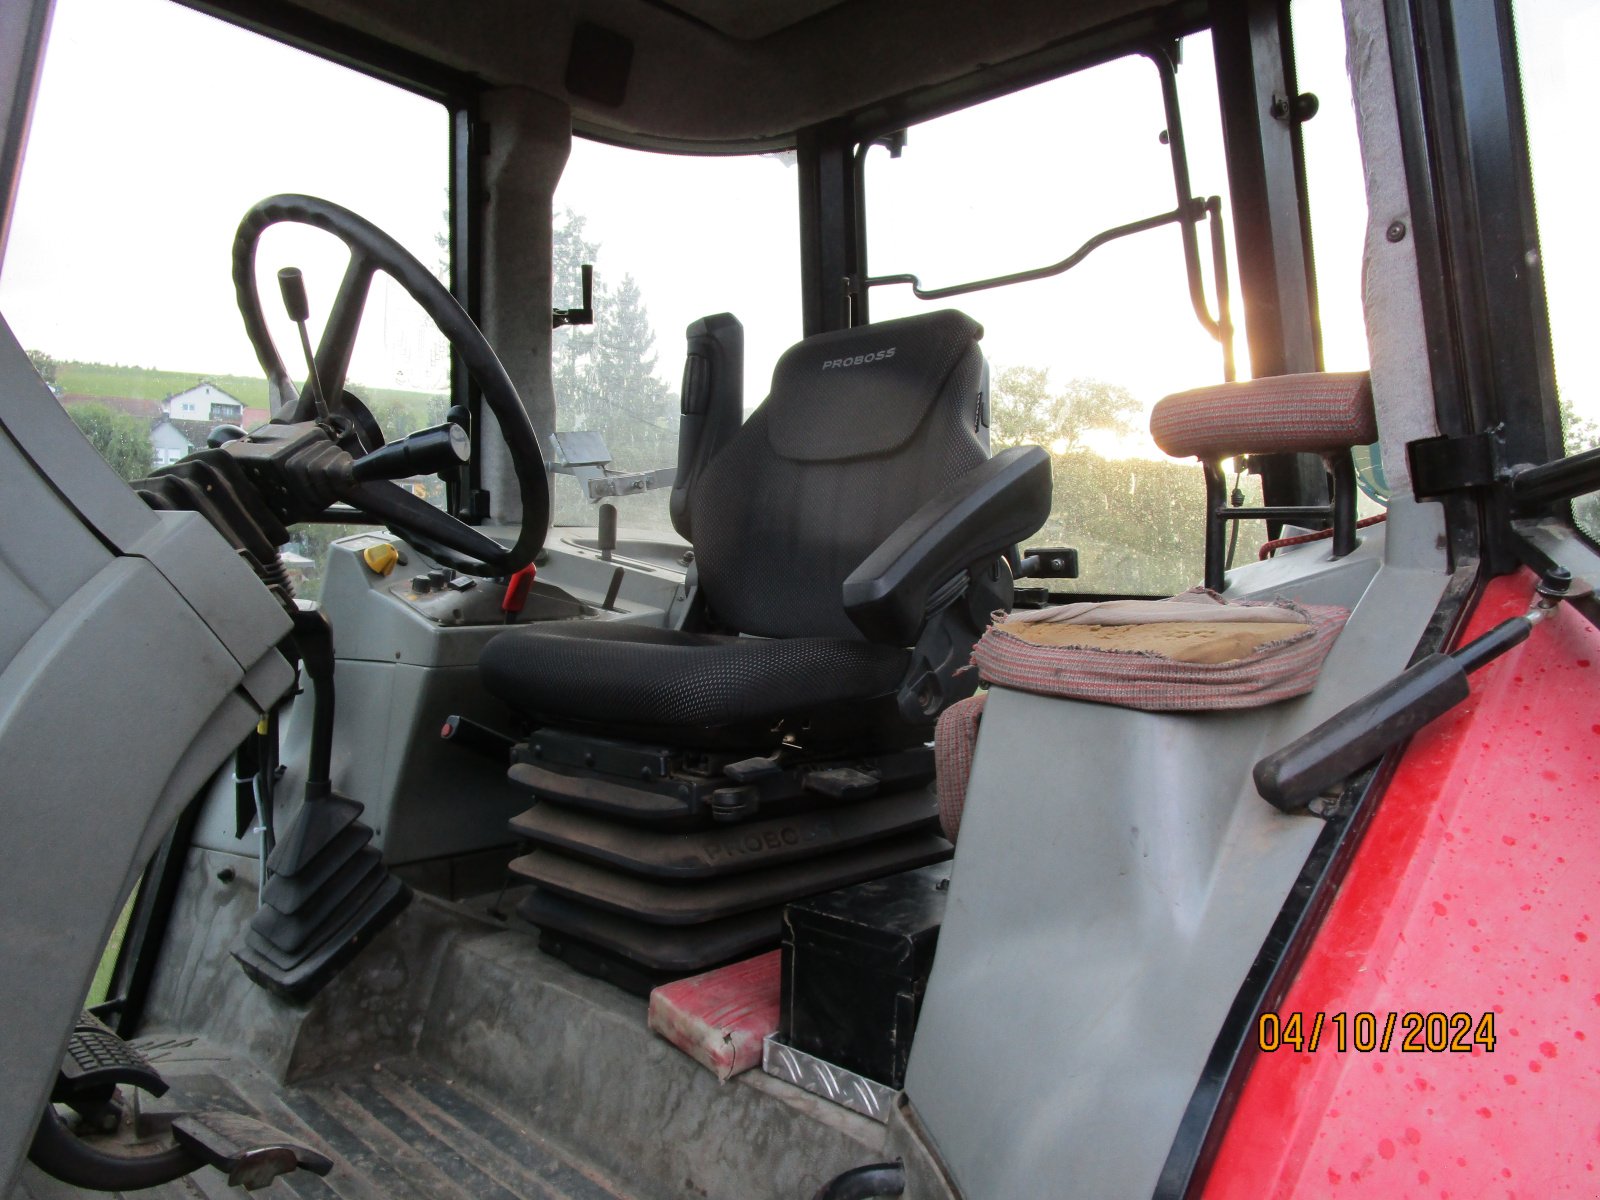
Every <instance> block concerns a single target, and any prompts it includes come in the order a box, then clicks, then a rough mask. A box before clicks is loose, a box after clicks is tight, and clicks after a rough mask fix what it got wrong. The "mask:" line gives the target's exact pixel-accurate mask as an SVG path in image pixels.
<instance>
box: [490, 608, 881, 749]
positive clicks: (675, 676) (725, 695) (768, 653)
mask: <svg viewBox="0 0 1600 1200" xmlns="http://www.w3.org/2000/svg"><path fill="white" fill-rule="evenodd" d="M909 657H910V656H909V653H908V652H907V651H906V650H903V649H899V648H897V647H891V646H876V645H873V644H871V643H869V642H861V641H847V640H844V639H837V638H784V639H771V640H769V639H766V638H746V637H736V636H733V635H730V634H713V633H684V632H682V631H680V630H673V629H661V628H659V627H656V626H650V625H635V624H632V623H625V622H618V621H561V622H555V621H552V622H549V623H546V624H540V625H531V626H528V627H526V628H522V629H513V630H508V631H506V632H505V633H502V634H499V635H497V636H496V637H494V638H493V639H491V640H490V641H489V643H488V645H486V646H485V647H484V648H483V652H482V654H481V656H480V658H479V669H480V670H481V671H482V674H483V682H484V685H485V686H486V687H487V688H488V689H489V691H491V692H492V693H494V694H495V695H496V696H498V697H500V699H502V700H504V701H505V702H506V703H507V704H509V705H511V706H512V707H513V708H515V709H518V710H519V711H522V712H527V713H561V714H563V715H565V716H569V717H572V718H574V719H577V720H582V721H596V722H617V723H622V724H628V723H638V724H647V725H678V726H685V727H691V728H692V727H695V726H720V725H732V724H737V723H741V722H750V721H765V720H776V719H777V718H779V717H783V716H786V715H791V714H796V713H803V712H806V711H808V710H810V709H813V708H821V707H824V706H826V705H830V704H838V703H842V702H846V701H852V700H867V699H871V698H872V697H875V696H881V695H885V694H887V693H890V692H893V691H894V690H895V688H896V687H898V686H899V683H900V679H901V677H902V676H903V675H904V674H905V672H906V666H907V661H908V659H909Z"/></svg>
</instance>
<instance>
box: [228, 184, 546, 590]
mask: <svg viewBox="0 0 1600 1200" xmlns="http://www.w3.org/2000/svg"><path fill="white" fill-rule="evenodd" d="M280 221H294V222H297V223H299V224H302V225H310V226H312V227H313V228H316V229H321V230H324V231H326V232H328V233H331V234H333V235H334V236H335V237H337V238H338V239H339V240H340V241H342V242H343V243H344V244H345V245H346V247H348V248H349V250H350V264H349V266H348V267H346V268H345V273H344V278H343V280H341V281H340V284H339V292H338V295H337V296H336V297H335V299H334V302H333V307H332V309H331V311H330V312H329V314H328V320H327V324H326V325H325V327H324V328H323V332H322V338H321V342H320V344H319V345H318V347H317V351H316V362H317V376H318V380H319V382H320V383H321V385H322V392H323V395H324V396H325V397H326V398H327V401H328V404H329V405H330V406H331V407H332V408H334V409H335V410H338V409H340V408H341V407H344V408H352V407H354V406H352V405H350V404H349V403H348V402H346V401H345V400H344V396H345V391H344V382H345V378H346V376H347V375H348V374H349V370H350V356H351V353H352V352H353V350H354V348H355V342H356V334H357V331H358V330H359V328H360V325H361V317H362V312H363V310H364V308H365V306H366V300H367V295H368V293H369V292H370V290H371V287H372V277H373V275H375V274H376V273H377V272H379V271H382V272H383V273H384V274H385V275H387V276H389V278H391V279H393V280H394V281H395V282H396V283H397V284H399V285H400V286H401V287H402V288H404V289H405V291H406V292H407V293H408V294H409V295H410V296H411V298H412V299H413V300H415V301H416V302H417V304H418V305H419V306H420V307H421V308H422V311H423V312H425V313H426V314H427V315H428V317H429V319H431V320H432V321H433V323H434V325H436V326H437V327H438V329H439V331H440V332H441V333H443V334H444V335H445V337H446V338H447V339H448V340H449V342H450V346H451V349H452V350H453V351H454V352H455V353H456V354H457V355H458V356H459V357H460V361H461V362H462V364H463V365H465V367H466V368H467V373H468V374H469V375H471V376H472V379H473V381H474V382H475V383H477V385H478V388H479V391H480V393H481V394H482V396H483V402H484V404H485V405H486V406H487V407H488V409H489V411H490V412H492V413H493V414H494V418H495V422H496V424H498V426H499V429H500V434H501V436H502V437H503V438H504V439H505V442H506V445H507V447H508V448H509V450H510V453H511V461H512V463H513V465H514V467H515V470H516V473H517V488H518V493H519V496H520V499H521V502H522V526H521V528H520V529H519V531H518V534H517V540H516V542H515V544H514V545H512V546H511V547H510V548H509V549H507V548H505V547H503V546H501V545H500V544H499V543H498V542H496V541H494V540H492V539H491V538H488V537H485V536H484V535H483V534H482V533H480V532H478V531H477V530H476V529H474V528H473V527H472V526H470V525H468V524H466V523H465V522H463V521H461V520H460V519H458V518H457V517H455V516H452V515H451V514H449V513H447V512H444V511H442V510H440V509H437V508H435V507H434V506H433V505H431V504H428V503H427V502H425V501H423V500H421V499H419V498H418V497H417V496H415V495H413V494H411V493H410V492H408V491H406V490H405V489H404V488H401V487H397V486H395V485H394V484H392V483H387V482H382V481H376V480H371V481H368V482H365V483H358V484H351V485H349V486H347V487H346V488H345V489H344V498H345V499H348V500H349V501H350V502H351V503H353V504H355V505H357V506H358V507H360V508H361V509H363V510H365V511H367V512H369V513H371V514H372V515H374V516H376V517H379V518H381V519H382V520H384V521H386V522H387V523H389V524H390V525H392V526H393V527H394V529H395V531H396V532H397V533H399V534H401V535H402V536H403V537H405V538H406V539H407V540H409V541H411V542H412V543H413V544H414V545H415V546H416V547H417V549H419V550H421V551H422V552H423V553H425V554H428V555H430V556H431V557H433V558H436V559H437V560H438V561H439V562H441V563H443V564H445V565H446V566H449V567H451V568H452V569H454V570H457V571H461V572H464V573H466V574H473V575H502V574H509V573H511V572H512V571H515V570H517V569H519V568H521V567H524V566H526V565H527V564H528V563H530V562H532V561H533V556H534V555H535V554H536V553H538V551H539V547H540V546H542V545H544V539H545V534H546V532H548V530H549V527H550V486H549V479H548V476H547V474H546V470H545V462H544V455H543V454H542V453H541V451H540V448H539V441H538V439H537V438H536V437H535V436H534V433H533V425H532V424H531V423H530V422H529V420H528V412H527V409H526V408H525V407H524V406H523V403H522V399H521V397H519V396H518V395H517V389H516V387H515V386H514V385H513V384H512V382H511V377H510V376H509V375H507V374H506V369H505V367H504V365H502V364H501V362H500V359H499V357H498V356H497V355H496V354H495V352H494V350H493V349H492V348H491V347H490V345H489V343H488V341H487V340H486V339H485V338H484V336H483V334H482V332H481V331H480V330H479V329H478V327H477V325H475V324H474V323H473V321H472V318H471V317H469V316H468V315H467V313H466V310H464V309H463V308H462V307H461V305H460V304H458V303H457V302H456V299H455V297H454V296H452V295H451V294H450V292H449V290H448V289H447V288H445V286H444V285H443V284H442V283H440V282H439V280H438V279H437V278H436V277H435V276H434V274H433V273H432V272H431V271H429V270H428V269H427V268H426V267H424V266H423V265H422V264H421V263H420V262H418V261H417V260H416V259H415V258H414V257H413V256H412V255H411V254H410V253H409V252H407V251H406V250H405V249H404V248H403V247H402V246H401V245H400V243H398V242H396V241H395V240H394V239H393V238H392V237H390V236H389V235H388V234H386V233H384V232H383V231H382V230H381V229H379V228H378V227H377V226H375V225H373V224H372V223H371V222H370V221H367V220H365V219H364V218H362V217H359V216H357V215H356V214H355V213H353V212H351V211H350V210H349V209H346V208H341V207H340V206H339V205H337V204H333V203H330V202H329V201H327V200H319V199H317V198H316V197H315V196H299V195H282V196H272V197H270V198H268V199H266V200H263V201H261V203H259V204H257V205H256V206H255V207H254V208H252V209H251V210H250V211H249V212H247V213H246V214H245V215H244V219H243V220H242V221H241V222H240V223H239V232H238V233H237V235H236V236H235V237H234V243H233V283H234V291H235V294H236V295H237V297H238V301H239V312H240V315H241V316H242V317H243V318H244V326H245V332H246V333H247V334H248V335H249V338H250V343H251V345H252V346H253V347H254V348H255V352H256V358H257V359H258V360H259V361H260V363H261V368H262V370H263V371H265V372H266V375H267V378H268V379H269V380H270V381H271V382H272V386H273V388H274V390H275V391H276V393H277V394H278V395H279V396H280V397H292V396H293V395H295V393H294V391H293V385H292V383H290V381H289V374H288V372H287V371H286V370H285V369H284V366H283V360H282V358H281V357H280V356H279V355H278V351H277V348H276V347H275V346H274V345H273V344H272V338H271V336H270V335H269V334H268V332H267V325H266V321H265V319H264V318H263V316H262V311H261V297H260V295H259V293H258V292H257V290H256V279H255V259H256V247H257V245H258V243H259V242H260V239H261V234H262V233H263V232H264V231H265V230H266V229H268V228H269V227H270V226H272V225H275V224H277V223H278V222H280ZM284 405H285V406H284V407H280V409H279V412H278V414H277V415H276V416H275V417H274V420H275V421H279V422H285V421H287V422H294V421H310V420H313V419H315V416H316V414H315V413H312V412H310V411H309V408H310V404H309V398H308V397H302V402H300V403H291V402H288V401H285V402H284ZM347 415H352V416H359V415H360V414H347ZM367 421H368V423H369V424H370V423H371V421H370V414H367ZM360 424H361V423H360V421H359V420H358V421H357V425H358V427H359V426H360ZM366 440H370V439H366V438H364V439H363V441H366ZM369 449H371V450H376V449H377V447H376V446H371V447H369ZM358 461H359V460H358Z"/></svg>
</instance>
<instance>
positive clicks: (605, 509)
mask: <svg viewBox="0 0 1600 1200" xmlns="http://www.w3.org/2000/svg"><path fill="white" fill-rule="evenodd" d="M595 546H596V548H597V549H598V550H599V551H600V558H601V559H602V561H604V562H610V561H611V552H612V551H613V550H615V549H616V548H617V506H616V505H615V504H602V505H601V506H600V520H599V527H598V528H597V529H596V530H595Z"/></svg>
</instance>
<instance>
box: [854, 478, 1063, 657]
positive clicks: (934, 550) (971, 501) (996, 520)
mask: <svg viewBox="0 0 1600 1200" xmlns="http://www.w3.org/2000/svg"><path fill="white" fill-rule="evenodd" d="M1049 515H1050V456H1049V455H1048V454H1046V453H1045V452H1044V451H1043V450H1041V449H1040V448H1039V447H1038V446H1013V447H1011V448H1010V449H1009V450H1002V451H1001V452H1000V453H999V454H997V455H995V456H994V457H993V458H991V459H990V460H989V461H988V462H986V463H984V464H983V465H982V466H980V467H977V468H976V469H974V470H972V471H968V472H967V473H966V474H965V475H963V476H961V478H960V479H958V480H956V481H955V482H954V483H952V484H951V485H950V486H949V487H947V488H945V489H944V490H943V491H941V492H940V493H939V494H938V495H937V496H935V497H934V498H933V499H932V500H929V501H928V502H927V503H926V504H924V505H923V506H922V507H921V508H919V509H918V510H917V511H916V512H914V513H912V514H911V516H910V517H908V518H907V519H906V520H905V522H904V523H902V524H901V525H900V527H899V528H898V529H896V530H895V531H894V532H893V533H891V534H890V535H889V536H888V537H887V538H886V539H885V540H884V542H883V544H882V545H880V546H879V547H878V548H877V549H876V550H874V551H873V552H872V553H871V554H869V555H868V556H867V558H866V560H865V561H864V562H862V564H861V565H860V566H859V567H857V568H856V569H855V570H854V571H852V572H851V573H850V577H849V578H848V579H846V580H845V581H844V594H843V600H844V610H845V613H846V614H847V615H848V616H849V617H850V619H851V620H852V621H854V622H855V625H856V628H857V629H859V630H861V632H862V633H864V634H866V635H867V637H868V638H870V639H871V640H872V641H874V642H882V643H887V644H890V645H896V646H909V645H910V644H911V643H912V642H914V641H916V639H917V634H918V632H919V631H920V630H921V629H922V625H923V621H924V618H925V617H926V613H927V607H928V596H929V593H931V592H932V591H933V589H934V588H936V587H939V586H940V585H942V584H944V583H945V582H946V581H948V580H949V579H950V578H951V577H952V576H953V575H955V574H956V572H958V571H961V570H963V569H964V568H966V567H968V566H971V565H972V564H974V563H977V562H980V561H982V560H983V559H986V558H990V557H992V556H995V555H998V554H1001V553H1003V552H1004V551H1005V550H1006V549H1007V548H1008V547H1010V546H1013V545H1015V544H1016V543H1017V542H1020V541H1022V540H1023V539H1024V538H1026V537H1029V536H1030V535H1032V534H1033V533H1035V532H1037V531H1038V529H1039V527H1040V526H1042V525H1043V524H1044V522H1045V519H1046V518H1047V517H1049Z"/></svg>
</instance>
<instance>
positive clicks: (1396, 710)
mask: <svg viewBox="0 0 1600 1200" xmlns="http://www.w3.org/2000/svg"><path fill="white" fill-rule="evenodd" d="M1571 586H1572V573H1571V572H1570V571H1568V570H1566V568H1564V567H1551V568H1550V569H1549V570H1547V571H1546V572H1545V573H1544V575H1543V577H1542V578H1541V579H1540V580H1539V591H1538V596H1537V598H1536V599H1535V600H1534V602H1533V604H1532V606H1531V607H1530V608H1529V609H1528V611H1527V612H1525V613H1523V614H1522V615H1521V616H1520V617H1511V618H1509V619H1508V620H1505V621H1502V622H1500V624H1498V625H1496V626H1495V627H1494V628H1493V629H1491V630H1489V631H1488V632H1487V633H1485V634H1484V635H1483V636H1482V637H1478V638H1474V639H1473V640H1472V641H1470V642H1468V643H1467V644H1466V645H1465V646H1462V647H1461V648H1460V649H1458V650H1456V651H1454V652H1452V653H1450V654H1430V655H1428V657H1427V658H1424V659H1423V660H1422V661H1421V662H1419V663H1416V664H1415V665H1414V666H1411V667H1408V668H1407V669H1406V670H1404V671H1402V672H1401V673H1400V674H1399V675H1397V676H1395V677H1394V678H1393V679H1391V680H1390V681H1389V682H1388V683H1386V684H1384V685H1383V686H1382V687H1380V688H1377V689H1376V690H1374V691H1372V692H1369V693H1368V694H1367V695H1365V696H1363V697H1362V698H1361V699H1360V700H1357V701H1356V702H1355V703H1354V704H1351V705H1349V706H1348V707H1346V708H1344V709H1343V710H1341V711H1340V712H1338V713H1335V714H1334V715H1333V716H1332V717H1329V718H1328V719H1327V720H1326V721H1324V722H1323V723H1322V724H1321V725H1318V726H1317V727H1316V728H1315V729H1313V730H1311V732H1310V733H1307V734H1304V735H1302V736H1301V737H1298V738H1296V739H1295V740H1294V741H1292V742H1290V743H1289V744H1288V745H1287V746H1285V747H1283V749H1281V750H1278V751H1275V752H1274V753H1272V754H1269V755H1267V756H1266V757H1265V758H1263V759H1262V760H1261V761H1260V762H1258V763H1256V765H1255V770H1254V772H1253V775H1254V777H1255V782H1256V790H1257V791H1258V792H1260V793H1261V797H1262V799H1264V800H1266V801H1267V802H1268V803H1269V804H1271V805H1272V806H1273V807H1274V808H1277V809H1280V810H1282V811H1283V812H1286V813H1298V812H1303V811H1305V809H1306V808H1307V807H1308V806H1309V805H1310V803H1311V801H1312V800H1314V799H1316V797H1317V796H1319V795H1321V794H1322V793H1323V792H1324V791H1326V790H1327V789H1328V788H1329V787H1331V786H1333V785H1334V784H1336V783H1338V782H1339V781H1340V780H1341V779H1345V778H1347V777H1348V776H1350V775H1353V774H1354V773H1355V772H1356V771H1358V770H1359V769H1361V768H1362V767H1364V766H1365V765H1366V764H1367V763H1370V762H1373V761H1375V760H1376V759H1377V758H1379V757H1380V756H1381V755H1382V754H1383V752H1384V751H1385V750H1388V749H1389V748H1390V747H1391V746H1395V745H1398V744H1399V743H1400V742H1402V741H1404V740H1405V739H1406V738H1408V737H1410V736H1411V735H1412V734H1413V733H1415V732H1417V730H1419V729H1421V728H1422V727H1423V726H1424V725H1426V724H1428V723H1429V722H1430V721H1432V720H1433V719H1434V718H1436V717H1440V716H1443V715H1444V714H1445V713H1447V712H1449V711H1450V710H1451V709H1452V708H1454V707H1455V706H1456V705H1457V704H1460V703H1461V701H1463V700H1465V699H1466V698H1467V694H1468V687H1467V674H1468V672H1470V671H1476V670H1477V669H1478V668H1479V667H1482V666H1484V665H1486V664H1488V663H1490V662H1493V661H1494V660H1495V659H1496V658H1499V657H1500V655H1502V654H1504V653H1505V652H1506V651H1507V650H1509V649H1511V648H1512V647H1513V646H1516V645H1519V644H1520V643H1522V642H1524V641H1526V640H1527V637H1528V635H1529V634H1530V633H1532V632H1533V627H1534V626H1535V625H1537V624H1538V623H1539V622H1540V621H1542V620H1543V619H1544V618H1545V617H1547V616H1549V615H1550V612H1551V610H1552V609H1554V608H1555V606H1556V605H1557V604H1559V603H1560V601H1561V600H1562V598H1563V597H1565V596H1566V595H1567V594H1568V590H1569V589H1570V588H1571Z"/></svg>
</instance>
